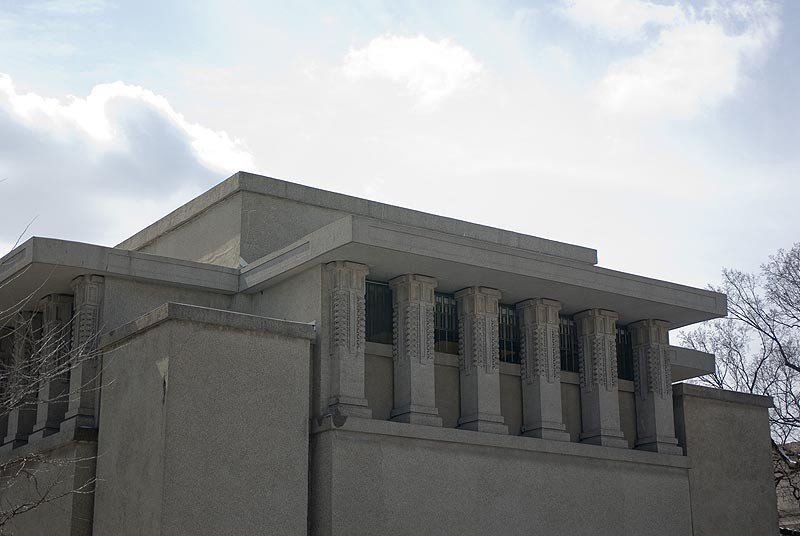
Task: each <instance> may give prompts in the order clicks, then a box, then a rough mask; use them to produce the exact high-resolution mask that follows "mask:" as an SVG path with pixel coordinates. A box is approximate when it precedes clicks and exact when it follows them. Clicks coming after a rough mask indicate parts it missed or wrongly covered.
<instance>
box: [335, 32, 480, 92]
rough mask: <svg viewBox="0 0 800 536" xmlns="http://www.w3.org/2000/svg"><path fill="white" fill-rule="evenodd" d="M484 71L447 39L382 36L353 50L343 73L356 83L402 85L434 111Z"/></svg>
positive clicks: (345, 63) (346, 59)
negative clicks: (381, 81)
mask: <svg viewBox="0 0 800 536" xmlns="http://www.w3.org/2000/svg"><path fill="white" fill-rule="evenodd" d="M482 68H483V67H482V65H481V64H480V63H479V62H478V61H477V60H476V59H475V58H474V57H473V56H472V54H471V53H470V52H469V51H468V50H467V49H465V48H463V47H461V46H460V45H458V44H456V43H454V42H452V41H450V40H448V39H441V40H439V41H432V40H430V39H428V38H427V37H425V36H422V35H419V36H417V37H400V36H395V35H382V36H379V37H376V38H375V39H373V40H372V41H370V42H369V44H368V45H367V46H366V47H364V48H361V49H354V48H351V49H350V51H349V52H348V53H347V56H346V57H345V58H344V65H343V66H342V71H343V72H344V74H345V75H346V76H347V77H349V78H351V79H354V80H359V79H366V78H385V79H388V80H390V81H392V82H394V83H397V84H401V85H403V86H404V87H405V90H406V91H407V92H408V93H409V94H411V95H413V96H415V97H417V98H418V99H419V104H420V106H421V107H423V108H432V107H434V106H435V105H436V104H438V103H439V102H440V101H441V100H443V99H445V98H446V97H448V96H449V95H451V94H453V93H454V92H456V91H458V90H460V89H462V88H463V87H465V86H466V85H468V84H469V83H471V82H472V81H473V80H474V79H475V78H476V77H477V76H478V75H479V73H480V72H481V70H482Z"/></svg>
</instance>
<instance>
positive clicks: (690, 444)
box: [673, 384, 778, 536]
mask: <svg viewBox="0 0 800 536" xmlns="http://www.w3.org/2000/svg"><path fill="white" fill-rule="evenodd" d="M673 401H674V407H675V424H676V432H677V435H678V441H679V444H680V445H681V446H682V447H683V448H684V451H685V452H686V455H687V456H688V459H689V461H690V463H691V468H690V469H689V484H690V490H691V500H692V526H693V527H694V536H717V535H720V534H725V535H727V534H735V535H742V536H746V535H751V534H752V535H761V534H765V535H768V534H777V532H778V510H777V499H776V496H775V482H774V480H773V477H772V457H771V453H772V449H771V445H770V437H769V421H768V419H767V411H768V408H769V407H771V406H772V400H771V399H770V398H768V397H763V396H754V395H748V394H744V393H734V392H731V391H720V390H718V389H710V388H708V387H700V386H697V385H689V384H679V385H676V386H675V389H674V396H673Z"/></svg>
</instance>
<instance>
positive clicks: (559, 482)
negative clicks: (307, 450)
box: [310, 419, 692, 536]
mask: <svg viewBox="0 0 800 536" xmlns="http://www.w3.org/2000/svg"><path fill="white" fill-rule="evenodd" d="M594 456H597V457H594ZM312 466H313V467H315V468H317V467H319V468H321V469H322V468H324V470H320V471H314V472H313V473H312V489H313V488H314V487H319V488H320V489H324V490H326V491H325V493H320V496H319V497H317V498H316V499H315V501H314V502H313V503H312V504H313V508H312V511H311V516H312V517H311V531H310V534H314V535H316V534H331V535H337V534H346V535H348V536H350V535H360V534H364V535H367V534H370V535H371V534H384V535H400V534H403V535H405V534H465V535H469V534H475V535H485V534H531V533H536V534H576V535H577V534H581V535H583V534H586V535H588V534H592V535H609V536H611V535H614V536H617V535H620V534H648V535H651V534H652V535H681V536H690V535H691V534H692V529H691V512H690V506H689V494H688V487H689V482H688V477H687V470H686V460H685V458H682V457H675V456H664V455H659V454H654V453H646V452H639V451H630V450H621V449H610V448H605V447H597V446H590V445H583V444H575V443H564V442H561V441H548V440H542V439H535V438H525V437H513V436H499V435H496V434H483V433H476V432H469V431H463V430H452V429H443V428H435V427H426V426H414V425H405V424H397V423H383V422H378V421H362V420H358V422H356V420H355V419H348V420H347V421H346V422H345V423H344V424H343V425H342V426H341V427H339V428H337V427H336V426H335V425H332V426H324V427H323V428H322V431H319V432H318V433H316V434H315V435H313V436H312ZM328 490H330V491H328ZM601 490H602V491H601ZM532 531H534V532H532Z"/></svg>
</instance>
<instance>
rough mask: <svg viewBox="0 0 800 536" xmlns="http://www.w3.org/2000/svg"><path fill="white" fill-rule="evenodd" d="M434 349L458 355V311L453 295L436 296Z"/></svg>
mask: <svg viewBox="0 0 800 536" xmlns="http://www.w3.org/2000/svg"><path fill="white" fill-rule="evenodd" d="M434 303H435V309H434V320H433V328H434V341H435V342H434V349H435V350H436V351H437V352H445V353H448V354H457V353H458V311H457V310H456V299H455V297H454V296H453V295H452V294H441V293H439V292H437V293H436V294H434Z"/></svg>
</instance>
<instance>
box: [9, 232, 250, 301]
mask: <svg viewBox="0 0 800 536" xmlns="http://www.w3.org/2000/svg"><path fill="white" fill-rule="evenodd" d="M82 274H95V275H107V276H117V277H121V278H126V279H135V280H141V281H148V282H154V283H162V284H169V285H174V286H179V287H188V288H197V289H203V290H209V291H212V292H220V293H225V294H234V293H236V292H237V291H238V289H239V270H237V269H232V268H225V267H222V266H216V265H212V264H204V263H199V262H191V261H183V260H179V259H173V258H169V257H161V256H158V255H150V254H147V253H139V252H135V251H125V250H120V249H114V248H109V247H103V246H97V245H93V244H84V243H81V242H70V241H68V240H56V239H52V238H38V237H36V238H31V239H30V240H28V241H26V242H25V243H23V244H22V245H20V246H19V247H17V248H15V249H14V250H13V251H11V253H9V254H7V255H5V256H4V257H3V258H2V259H0V311H5V310H9V309H10V308H13V307H15V306H17V305H18V304H23V303H32V304H33V303H36V302H37V301H38V299H39V298H41V297H43V296H46V295H48V294H71V293H72V291H71V289H70V283H71V282H72V280H73V279H74V278H75V277H77V276H79V275H82Z"/></svg>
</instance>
